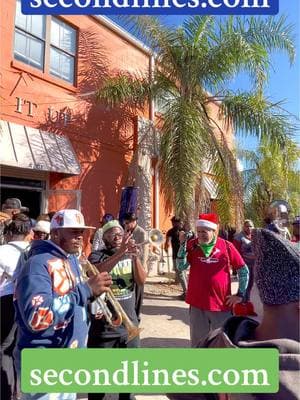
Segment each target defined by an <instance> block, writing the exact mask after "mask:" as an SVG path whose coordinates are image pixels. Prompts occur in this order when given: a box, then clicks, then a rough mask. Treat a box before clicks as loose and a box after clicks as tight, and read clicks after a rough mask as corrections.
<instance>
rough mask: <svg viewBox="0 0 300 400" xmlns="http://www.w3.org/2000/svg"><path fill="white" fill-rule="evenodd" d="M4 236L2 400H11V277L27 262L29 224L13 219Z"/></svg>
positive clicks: (0, 260) (0, 256)
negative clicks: (22, 263) (23, 261)
mask: <svg viewBox="0 0 300 400" xmlns="http://www.w3.org/2000/svg"><path fill="white" fill-rule="evenodd" d="M4 235H5V238H6V242H7V244H4V245H2V246H0V302H1V399H7V400H9V399H11V398H13V396H14V394H15V391H16V374H15V370H14V365H13V357H12V351H13V348H14V345H15V341H16V329H15V324H14V319H15V311H14V305H13V292H14V284H13V275H14V273H15V270H16V268H17V266H18V264H19V263H20V260H21V259H22V258H26V252H27V249H28V248H29V246H30V241H31V239H32V231H31V222H30V219H29V217H27V215H25V214H22V213H19V214H15V215H14V216H13V220H12V221H11V223H10V224H9V225H8V226H6V228H5V231H4Z"/></svg>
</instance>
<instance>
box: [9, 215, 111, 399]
mask: <svg viewBox="0 0 300 400" xmlns="http://www.w3.org/2000/svg"><path fill="white" fill-rule="evenodd" d="M87 229H94V228H93V227H91V226H86V225H85V223H84V217H83V215H82V214H81V213H80V212H79V211H78V210H61V211H58V212H57V213H55V214H54V216H53V218H52V220H51V225H50V231H51V240H44V241H39V240H37V241H34V242H33V244H32V247H31V250H30V254H29V256H30V257H29V260H28V261H27V263H26V264H25V265H24V267H23V268H22V270H21V272H20V275H19V276H18V278H17V284H16V290H15V297H16V301H15V308H16V321H17V324H18V329H19V338H18V339H19V340H18V343H17V348H16V352H15V353H16V359H17V369H19V364H18V363H19V361H20V352H21V350H22V349H24V348H28V347H29V348H34V347H39V348H41V347H45V348H47V347H51V348H53V347H64V348H65V347H69V348H76V347H85V346H86V341H87V334H88V324H87V315H86V305H87V302H88V300H89V299H92V298H93V297H94V296H98V295H100V294H101V293H103V292H104V291H105V290H106V288H107V287H108V286H110V285H111V283H112V280H111V278H110V276H109V274H108V273H107V272H104V273H99V274H98V275H95V276H93V277H91V278H89V279H88V280H87V281H86V282H83V281H82V278H81V274H80V269H79V264H78V260H77V257H76V255H77V253H78V252H79V250H80V249H81V248H82V244H83V234H84V232H85V230H87ZM75 398H76V394H63V393H61V394H59V395H57V397H56V399H57V400H73V399H75ZM22 399H43V400H44V399H45V400H47V399H50V394H48V395H47V394H46V395H45V394H40V395H37V394H35V395H30V394H23V395H22Z"/></svg>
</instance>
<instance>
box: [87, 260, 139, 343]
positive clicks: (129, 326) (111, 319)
mask: <svg viewBox="0 0 300 400" xmlns="http://www.w3.org/2000/svg"><path fill="white" fill-rule="evenodd" d="M79 261H80V264H81V267H82V272H83V275H84V279H85V280H87V279H88V277H89V276H91V275H97V274H99V271H98V269H97V268H96V266H95V265H94V264H91V263H90V262H89V260H88V259H87V258H86V257H85V256H84V255H81V256H80V260H79ZM105 294H106V300H104V299H103V298H102V297H101V296H98V297H97V298H96V300H95V301H96V302H97V304H98V305H99V306H100V308H101V311H102V313H103V315H104V318H105V319H106V321H107V322H108V324H109V325H110V326H111V327H112V328H117V327H118V326H120V325H121V324H123V325H124V326H125V329H126V331H127V335H128V338H127V342H129V341H130V340H132V339H134V338H135V337H136V336H138V335H139V334H140V332H141V330H142V329H141V328H139V327H137V326H135V325H134V324H133V323H132V322H131V321H130V319H129V318H128V316H127V314H126V312H125V311H124V309H123V307H122V306H121V304H120V303H119V302H118V300H117V299H116V298H115V296H114V294H113V292H112V290H111V289H110V288H108V290H107V292H106V293H105ZM106 301H109V302H110V304H111V306H112V308H113V312H114V313H115V315H114V316H113V313H112V312H111V311H110V309H109V307H108V305H107V302H106Z"/></svg>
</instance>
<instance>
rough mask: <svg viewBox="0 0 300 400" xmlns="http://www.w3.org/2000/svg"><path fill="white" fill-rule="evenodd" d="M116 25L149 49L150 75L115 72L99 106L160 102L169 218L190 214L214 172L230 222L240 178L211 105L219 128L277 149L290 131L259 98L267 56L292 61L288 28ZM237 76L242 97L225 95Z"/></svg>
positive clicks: (211, 23) (237, 214)
mask: <svg viewBox="0 0 300 400" xmlns="http://www.w3.org/2000/svg"><path fill="white" fill-rule="evenodd" d="M122 20H123V22H124V21H126V23H127V26H128V27H129V29H130V30H131V32H133V33H135V34H136V35H137V36H138V37H139V38H141V39H142V40H144V41H145V43H146V44H147V45H148V46H149V47H150V49H151V50H152V51H153V55H154V56H155V58H156V63H155V67H154V71H153V73H151V74H150V76H148V75H147V74H145V73H143V72H141V73H139V74H137V75H130V74H128V73H127V72H122V71H120V73H119V75H118V76H117V77H114V78H111V79H109V80H107V81H106V82H104V84H103V86H102V87H101V88H100V89H99V92H98V99H99V101H105V102H107V103H108V104H110V105H111V106H115V105H118V104H120V103H122V104H126V105H128V106H129V107H138V108H140V109H142V108H143V105H144V104H145V103H146V102H148V101H149V99H150V98H153V99H154V100H155V101H156V103H157V104H160V105H161V110H160V111H161V119H160V121H159V124H160V125H159V129H160V131H161V149H160V150H161V151H160V170H161V180H162V189H163V191H164V194H165V196H166V198H167V202H168V204H169V205H170V204H171V205H172V206H173V208H174V211H175V213H176V214H177V215H179V216H181V217H187V216H191V213H192V210H193V206H194V197H195V189H196V187H197V186H198V185H199V181H201V177H202V176H203V174H204V173H210V174H214V175H215V179H216V181H217V182H218V191H219V193H218V198H219V202H218V207H219V211H220V214H221V217H222V220H223V222H224V223H231V224H236V223H237V221H239V220H240V219H241V217H242V198H243V196H242V188H241V184H240V182H241V181H240V176H239V173H238V171H237V167H236V162H235V157H234V154H233V153H232V150H231V149H230V147H229V146H228V143H227V140H226V132H224V129H225V128H224V126H225V125H224V124H221V123H220V122H218V121H215V120H214V119H213V118H212V117H211V107H212V105H214V106H215V105H216V104H218V105H219V106H220V113H219V117H220V119H223V122H224V117H225V122H226V123H227V128H228V127H229V128H230V126H232V125H233V126H234V129H235V130H236V131H238V130H242V132H243V133H244V134H245V135H254V136H256V137H257V138H259V139H263V138H269V139H271V141H272V143H278V145H282V144H283V143H284V142H285V140H286V138H287V137H289V136H290V134H291V131H292V129H293V126H292V125H291V123H290V121H289V118H288V116H287V114H286V113H285V112H283V111H282V108H281V104H280V103H277V104H274V103H272V102H271V101H270V100H268V99H267V98H265V96H264V87H265V85H266V83H267V80H268V73H269V68H270V66H271V62H270V53H271V51H282V52H284V53H286V54H287V55H288V57H289V59H290V61H291V62H292V61H293V59H294V54H295V49H294V44H293V37H292V28H291V26H290V25H288V24H287V22H286V20H285V18H284V17H280V18H273V17H272V18H267V19H263V20H262V19H260V18H255V17H249V18H240V17H235V18H233V17H230V18H228V19H226V20H224V19H218V18H215V17H211V16H192V17H188V18H187V19H186V20H185V21H184V23H183V24H182V26H180V27H174V28H172V27H167V26H166V25H164V24H163V23H162V22H161V21H160V20H159V19H158V18H155V17H148V16H140V17H136V16H126V17H123V18H122ZM240 72H245V73H246V74H248V76H249V79H250V82H251V83H252V89H251V92H250V93H248V92H245V93H244V92H237V93H232V92H229V91H228V87H229V85H230V82H231V80H232V79H233V78H235V77H236V75H237V74H238V73H240ZM217 138H218V139H217ZM197 211H201V210H197Z"/></svg>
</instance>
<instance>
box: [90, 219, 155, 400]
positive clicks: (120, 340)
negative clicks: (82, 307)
mask: <svg viewBox="0 0 300 400" xmlns="http://www.w3.org/2000/svg"><path fill="white" fill-rule="evenodd" d="M102 229H103V241H104V244H105V247H104V248H102V249H101V250H96V251H94V252H92V253H91V255H90V256H89V261H90V262H91V263H92V264H94V265H95V266H96V267H97V269H98V271H99V272H109V273H110V275H111V277H112V281H113V284H112V286H111V290H112V292H113V295H114V297H115V298H116V300H117V301H118V302H119V303H120V305H121V306H122V308H123V310H124V311H125V313H126V314H127V316H128V318H129V319H130V321H131V322H132V323H133V324H134V325H138V317H137V314H136V308H135V286H136V285H135V284H137V285H143V284H144V283H145V280H146V277H147V273H146V271H145V269H144V268H143V266H142V263H141V261H140V259H139V256H138V247H137V246H136V244H135V242H134V240H133V239H132V236H131V234H130V233H129V232H127V233H125V232H124V230H123V228H122V227H121V225H120V224H119V222H118V221H117V220H113V221H110V222H108V223H106V224H105V225H104V226H103V228H102ZM127 340H128V333H127V330H126V328H125V326H124V324H121V325H120V326H117V327H112V326H111V324H109V323H108V322H107V321H106V320H105V318H101V310H97V304H92V307H91V327H90V331H89V340H88V347H92V348H95V347H96V348H126V347H131V348H132V347H139V345H140V339H139V336H136V337H135V338H134V339H132V340H130V341H129V342H128V341H127ZM104 396H105V394H104V393H90V394H89V395H88V398H89V400H100V399H103V398H104ZM131 398H132V397H131V395H130V394H128V393H120V394H119V399H120V400H121V399H122V400H129V399H131Z"/></svg>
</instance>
